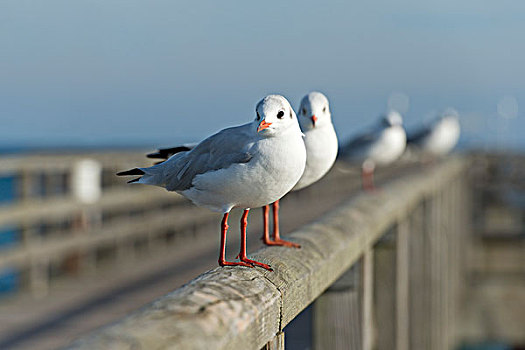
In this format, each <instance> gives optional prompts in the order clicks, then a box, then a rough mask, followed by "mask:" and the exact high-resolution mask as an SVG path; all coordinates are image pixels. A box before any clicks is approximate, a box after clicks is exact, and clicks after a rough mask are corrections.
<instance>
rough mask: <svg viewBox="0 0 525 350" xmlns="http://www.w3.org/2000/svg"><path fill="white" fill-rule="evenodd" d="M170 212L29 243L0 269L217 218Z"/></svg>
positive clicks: (2, 260)
mask: <svg viewBox="0 0 525 350" xmlns="http://www.w3.org/2000/svg"><path fill="white" fill-rule="evenodd" d="M176 213H177V215H174V211H173V210H170V211H163V212H159V213H157V212H153V213H149V214H146V215H142V216H140V217H136V218H123V219H118V220H114V222H112V223H110V224H106V225H105V226H103V227H101V228H94V229H92V230H88V231H84V232H82V234H76V235H68V236H66V237H59V238H58V237H56V238H53V239H47V240H38V242H34V241H29V242H27V243H26V244H24V245H20V246H16V247H15V248H12V249H10V250H8V251H6V252H4V253H3V254H1V255H0V269H1V268H4V267H17V266H18V267H23V266H25V265H27V264H28V263H29V262H30V261H32V260H34V259H44V258H47V259H50V258H53V259H59V258H60V257H63V256H65V255H67V254H69V253H70V252H71V251H86V250H90V249H94V248H96V247H101V246H103V245H105V244H113V243H114V242H115V241H116V240H118V241H126V240H129V239H131V238H134V237H147V236H148V235H149V232H150V230H151V231H155V232H162V231H163V229H167V228H171V229H173V228H182V227H185V226H187V225H189V224H191V223H193V222H195V221H206V220H210V219H213V218H216V217H217V218H218V215H217V214H216V213H213V212H210V211H207V210H204V209H201V208H196V207H187V208H185V209H177V210H176Z"/></svg>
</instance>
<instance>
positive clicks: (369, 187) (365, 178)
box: [361, 168, 377, 192]
mask: <svg viewBox="0 0 525 350" xmlns="http://www.w3.org/2000/svg"><path fill="white" fill-rule="evenodd" d="M361 181H362V185H363V190H365V191H368V192H375V191H376V190H377V188H376V187H375V185H374V170H368V169H364V168H363V170H362V172H361Z"/></svg>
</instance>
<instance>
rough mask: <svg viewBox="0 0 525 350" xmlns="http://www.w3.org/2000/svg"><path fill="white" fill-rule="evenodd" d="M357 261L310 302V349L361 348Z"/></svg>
mask: <svg viewBox="0 0 525 350" xmlns="http://www.w3.org/2000/svg"><path fill="white" fill-rule="evenodd" d="M360 270H361V263H356V264H354V266H352V267H351V268H350V269H349V270H348V271H346V272H345V273H344V274H343V275H342V276H341V277H340V278H339V279H338V280H337V281H336V282H334V284H332V285H331V286H330V288H328V289H327V290H326V291H325V292H324V293H323V294H322V295H321V296H320V297H319V298H318V299H317V300H316V301H315V303H314V307H313V344H314V349H316V350H323V349H334V350H338V349H341V350H343V349H348V350H361V349H362V334H361V333H362V326H361V325H362V324H361V319H362V317H361V315H362V312H361V305H362V304H361V300H360V299H361V292H360V290H359V289H360V286H359V284H360V275H361V271H360Z"/></svg>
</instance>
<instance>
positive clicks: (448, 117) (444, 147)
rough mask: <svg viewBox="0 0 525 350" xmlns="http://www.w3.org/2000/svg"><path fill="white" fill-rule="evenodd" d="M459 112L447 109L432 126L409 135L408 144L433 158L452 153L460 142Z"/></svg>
mask: <svg viewBox="0 0 525 350" xmlns="http://www.w3.org/2000/svg"><path fill="white" fill-rule="evenodd" d="M458 116H459V114H458V112H457V111H456V110H454V109H451V108H450V109H447V110H446V111H445V112H443V113H442V114H441V115H440V116H439V117H438V118H437V119H435V120H434V121H433V122H432V123H431V124H430V125H428V126H425V127H423V128H421V129H420V130H418V131H416V132H415V133H412V134H409V135H408V140H407V142H408V144H409V145H411V146H413V148H416V149H417V150H419V151H421V152H423V153H425V154H429V155H432V156H444V155H447V154H448V153H450V152H451V151H452V149H453V148H454V147H455V146H456V144H457V143H458V140H459V135H460V126H459V119H458Z"/></svg>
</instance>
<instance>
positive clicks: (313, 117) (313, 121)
mask: <svg viewBox="0 0 525 350" xmlns="http://www.w3.org/2000/svg"><path fill="white" fill-rule="evenodd" d="M316 121H317V117H316V116H315V115H312V123H314V126H315V122H316Z"/></svg>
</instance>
